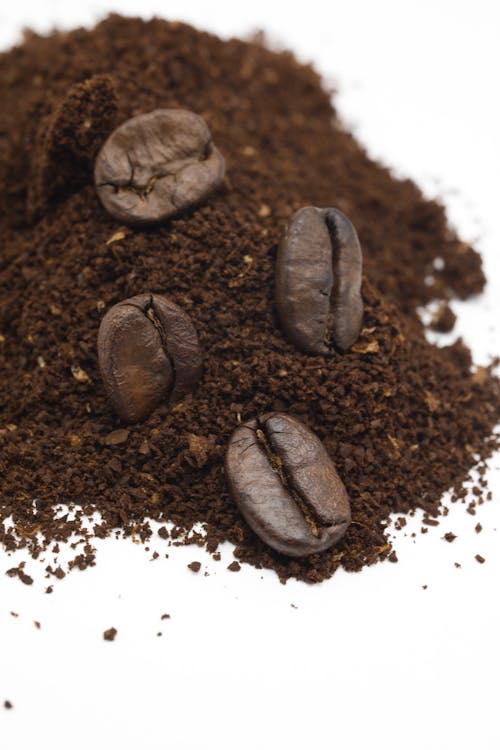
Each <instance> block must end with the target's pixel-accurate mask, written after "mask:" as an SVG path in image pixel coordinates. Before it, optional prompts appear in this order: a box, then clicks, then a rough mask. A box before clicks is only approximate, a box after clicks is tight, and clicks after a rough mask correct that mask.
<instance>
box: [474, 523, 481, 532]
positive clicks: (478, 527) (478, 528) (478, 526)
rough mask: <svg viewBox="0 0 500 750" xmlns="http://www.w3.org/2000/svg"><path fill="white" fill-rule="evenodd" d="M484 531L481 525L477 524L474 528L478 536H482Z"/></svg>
mask: <svg viewBox="0 0 500 750" xmlns="http://www.w3.org/2000/svg"><path fill="white" fill-rule="evenodd" d="M482 530H483V527H482V526H481V524H480V523H476V525H475V526H474V531H475V532H476V534H480V533H481V531H482Z"/></svg>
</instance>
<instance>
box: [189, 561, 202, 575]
mask: <svg viewBox="0 0 500 750" xmlns="http://www.w3.org/2000/svg"><path fill="white" fill-rule="evenodd" d="M188 568H189V570H192V571H193V573H198V572H199V570H200V568H201V563H200V562H197V561H196V560H195V561H193V562H191V563H189V565H188Z"/></svg>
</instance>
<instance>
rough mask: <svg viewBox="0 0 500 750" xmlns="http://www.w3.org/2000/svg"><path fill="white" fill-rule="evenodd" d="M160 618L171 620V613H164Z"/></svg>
mask: <svg viewBox="0 0 500 750" xmlns="http://www.w3.org/2000/svg"><path fill="white" fill-rule="evenodd" d="M160 620H170V615H167V614H164V615H162V616H161V617H160Z"/></svg>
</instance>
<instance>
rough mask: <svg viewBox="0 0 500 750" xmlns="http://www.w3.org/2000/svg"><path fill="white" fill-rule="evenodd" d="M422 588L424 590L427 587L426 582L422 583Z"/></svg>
mask: <svg viewBox="0 0 500 750" xmlns="http://www.w3.org/2000/svg"><path fill="white" fill-rule="evenodd" d="M422 588H423V590H424V591H425V590H426V589H427V584H426V583H424V584H423V585H422Z"/></svg>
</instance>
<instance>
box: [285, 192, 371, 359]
mask: <svg viewBox="0 0 500 750" xmlns="http://www.w3.org/2000/svg"><path fill="white" fill-rule="evenodd" d="M361 270H362V255H361V247H360V244H359V240H358V236H357V234H356V230H355V229H354V227H353V225H352V224H351V222H350V221H349V219H348V218H347V217H346V216H344V214H343V213H341V212H340V211H338V210H337V209H336V208H315V207H314V206H307V207H306V208H301V209H300V210H299V211H297V213H296V214H295V215H294V216H293V217H292V220H291V222H290V224H289V225H288V227H287V229H286V231H285V234H284V236H283V239H282V241H281V244H280V247H279V250H278V258H277V262H276V306H277V308H278V313H279V317H280V321H281V325H282V327H283V331H284V333H285V335H286V336H287V337H288V338H289V339H290V341H292V343H294V344H295V345H296V346H297V347H299V348H300V349H302V350H304V351H306V352H310V353H312V354H332V353H333V352H334V351H335V350H338V351H340V352H345V351H347V350H348V349H349V347H350V346H352V344H354V342H355V341H356V339H357V338H358V336H359V332H360V330H361V323H362V319H363V300H362V298H361Z"/></svg>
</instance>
